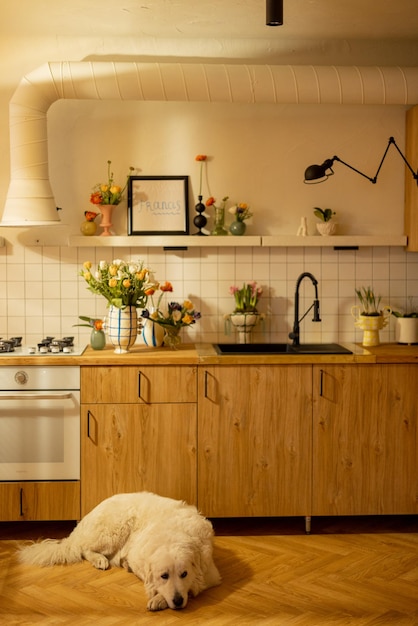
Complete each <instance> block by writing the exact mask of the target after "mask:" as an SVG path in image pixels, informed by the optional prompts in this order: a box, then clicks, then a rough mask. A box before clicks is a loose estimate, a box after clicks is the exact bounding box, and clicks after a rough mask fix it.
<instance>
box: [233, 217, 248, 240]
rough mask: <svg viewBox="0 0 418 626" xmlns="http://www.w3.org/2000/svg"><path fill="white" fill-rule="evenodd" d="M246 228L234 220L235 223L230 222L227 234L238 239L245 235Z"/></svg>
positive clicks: (243, 223) (243, 224)
mask: <svg viewBox="0 0 418 626" xmlns="http://www.w3.org/2000/svg"><path fill="white" fill-rule="evenodd" d="M246 228H247V225H246V223H245V222H239V221H238V220H236V221H235V222H232V224H231V225H230V227H229V232H230V233H231V234H232V235H235V236H238V237H240V236H241V235H244V234H245V230H246Z"/></svg>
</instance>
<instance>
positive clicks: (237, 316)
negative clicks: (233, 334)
mask: <svg viewBox="0 0 418 626" xmlns="http://www.w3.org/2000/svg"><path fill="white" fill-rule="evenodd" d="M263 317H264V316H263V315H262V314H260V313H257V312H247V313H244V312H243V313H230V314H228V315H226V316H225V319H226V320H229V321H231V323H232V325H233V326H234V327H235V328H236V330H237V331H238V343H251V331H252V329H253V328H254V326H256V325H257V324H258V321H259V320H260V319H263Z"/></svg>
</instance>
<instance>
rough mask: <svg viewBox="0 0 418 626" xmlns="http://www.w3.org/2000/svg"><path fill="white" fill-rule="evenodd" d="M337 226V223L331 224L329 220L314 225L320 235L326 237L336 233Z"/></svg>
mask: <svg viewBox="0 0 418 626" xmlns="http://www.w3.org/2000/svg"><path fill="white" fill-rule="evenodd" d="M337 226H338V223H337V222H332V221H331V220H330V221H328V222H320V223H319V224H317V225H316V229H317V231H318V233H319V234H320V235H322V236H325V237H327V236H330V235H335V234H336V233H337Z"/></svg>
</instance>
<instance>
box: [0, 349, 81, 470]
mask: <svg viewBox="0 0 418 626" xmlns="http://www.w3.org/2000/svg"><path fill="white" fill-rule="evenodd" d="M63 358H65V357H63ZM79 478H80V368H79V367H78V366H66V365H65V366H47V367H42V366H38V365H34V366H28V367H26V366H21V367H20V366H7V365H6V366H1V365H0V481H24V480H30V481H33V480H78V479H79Z"/></svg>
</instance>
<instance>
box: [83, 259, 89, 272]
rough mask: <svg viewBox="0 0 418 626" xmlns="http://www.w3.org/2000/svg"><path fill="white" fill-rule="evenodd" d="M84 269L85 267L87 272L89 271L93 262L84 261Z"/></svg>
mask: <svg viewBox="0 0 418 626" xmlns="http://www.w3.org/2000/svg"><path fill="white" fill-rule="evenodd" d="M83 267H84V268H85V269H86V270H89V269H90V268H91V261H84V263H83Z"/></svg>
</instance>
